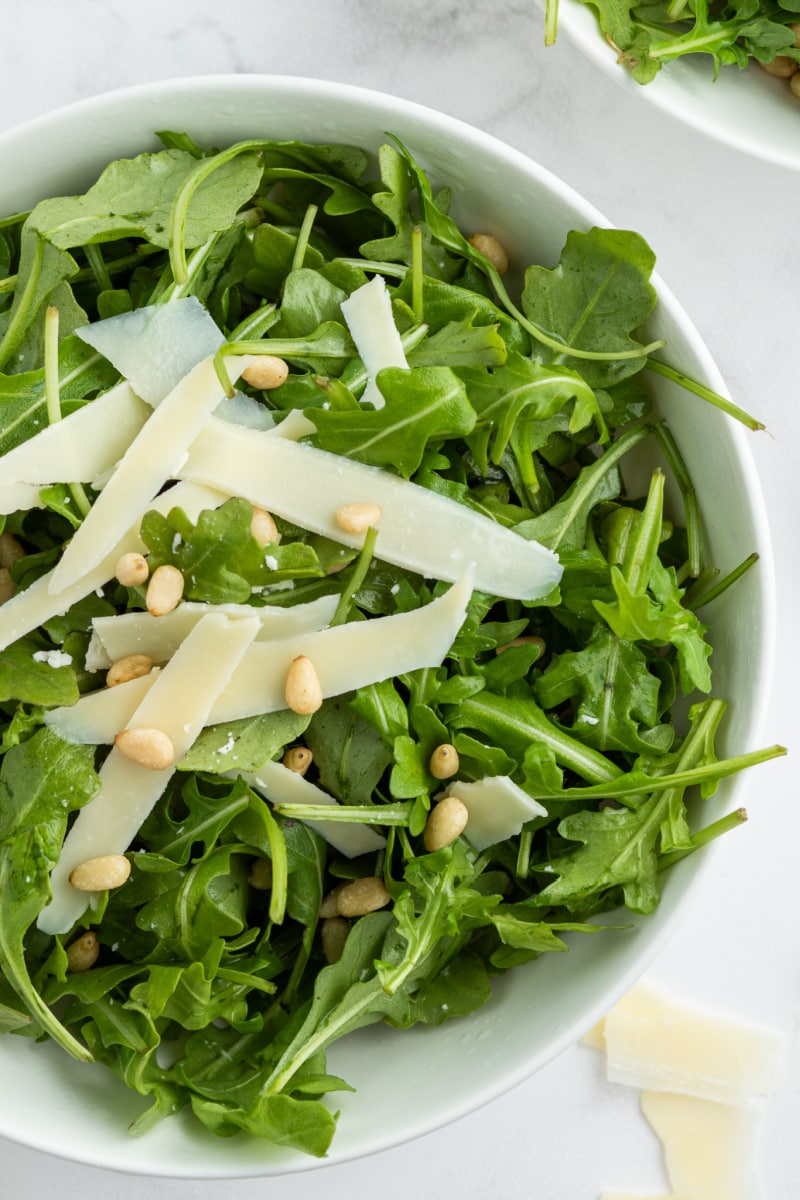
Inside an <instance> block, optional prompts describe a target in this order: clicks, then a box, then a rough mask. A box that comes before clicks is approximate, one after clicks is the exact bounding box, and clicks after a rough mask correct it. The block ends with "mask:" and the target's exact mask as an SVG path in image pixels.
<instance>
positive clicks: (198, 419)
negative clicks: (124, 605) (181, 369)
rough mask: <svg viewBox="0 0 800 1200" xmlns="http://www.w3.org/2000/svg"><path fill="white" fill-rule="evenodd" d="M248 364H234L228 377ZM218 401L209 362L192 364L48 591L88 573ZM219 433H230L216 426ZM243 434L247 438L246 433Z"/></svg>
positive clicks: (170, 471) (134, 445)
mask: <svg viewBox="0 0 800 1200" xmlns="http://www.w3.org/2000/svg"><path fill="white" fill-rule="evenodd" d="M248 361H249V360H248V359H247V358H244V357H238V358H236V359H235V360H234V368H233V370H234V376H237V375H238V373H239V372H241V371H243V370H244V369H245V367H246V366H247V363H248ZM222 395H223V388H222V384H221V383H220V381H219V378H218V377H217V373H216V371H215V369H214V359H213V357H212V358H206V359H203V361H202V362H201V363H198V365H197V366H196V367H194V368H193V369H192V370H191V371H190V372H189V374H188V375H186V376H185V377H184V378H183V379H181V381H180V383H178V384H177V386H176V387H174V388H173V389H172V391H171V392H170V393H169V395H168V396H166V397H165V398H164V400H162V402H161V404H159V406H158V408H157V409H155V411H154V412H153V413H151V415H150V417H149V419H148V420H147V421H146V422H145V424H144V425H143V427H142V429H141V430H140V431H139V433H138V435H137V436H136V437H135V438H134V440H133V441H132V442H131V444H130V445H129V447H128V449H127V450H126V452H125V455H124V456H123V458H122V460H121V462H120V464H119V466H118V467H117V469H116V471H115V472H114V474H113V475H112V476H111V478H110V479H109V481H108V483H107V484H106V486H105V488H104V489H103V491H102V492H101V493H100V495H99V496H98V498H97V500H96V501H95V502H94V504H93V505H92V508H91V511H90V512H89V514H88V516H87V517H86V519H85V520H84V521H83V523H82V524H81V526H80V528H79V529H77V530H76V532H75V535H74V536H73V538H72V541H71V542H70V543H69V545H68V546H67V548H66V550H65V551H64V554H63V556H62V558H61V561H60V562H59V563H58V564H57V566H56V567H55V569H54V570H53V574H52V577H51V580H50V590H51V591H53V592H58V591H62V590H63V589H64V588H67V587H70V586H71V585H72V584H74V583H76V582H77V581H78V580H79V579H80V578H81V577H82V576H83V575H86V574H87V573H88V572H89V571H92V570H93V569H94V568H95V567H96V566H97V564H98V563H99V562H100V561H101V559H102V558H104V557H105V555H106V554H108V553H109V551H110V550H111V549H112V547H113V546H115V545H116V544H117V543H118V542H119V540H120V538H121V536H122V534H123V533H124V531H125V529H127V528H128V526H129V525H130V524H131V523H132V522H133V521H135V520H136V518H137V517H140V516H141V514H142V513H143V512H144V510H145V508H146V507H147V506H148V504H149V503H150V502H151V501H152V500H153V498H154V496H155V495H156V494H157V492H158V490H159V488H160V487H162V485H163V484H164V483H165V482H166V481H167V480H168V479H169V478H170V477H171V476H174V474H175V471H176V469H177V468H178V466H179V465H180V463H181V461H182V459H183V457H184V455H185V453H186V449H187V447H188V446H189V444H190V442H191V441H192V439H193V438H194V437H195V436H196V434H197V433H198V431H199V430H200V429H201V428H202V426H203V423H204V421H205V420H206V418H207V417H208V416H209V414H210V413H211V412H212V410H213V409H214V407H215V406H216V405H217V404H218V403H219V401H220V400H221V398H222ZM218 424H219V425H220V426H221V427H222V428H224V429H230V428H233V427H232V426H229V425H226V424H225V422H222V421H220V422H218ZM246 434H249V436H253V435H252V434H250V433H249V431H246Z"/></svg>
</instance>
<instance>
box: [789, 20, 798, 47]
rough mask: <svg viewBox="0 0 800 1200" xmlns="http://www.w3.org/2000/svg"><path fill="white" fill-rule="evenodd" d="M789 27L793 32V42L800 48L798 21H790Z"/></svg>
mask: <svg viewBox="0 0 800 1200" xmlns="http://www.w3.org/2000/svg"><path fill="white" fill-rule="evenodd" d="M789 28H790V29H791V31H792V33H793V34H794V44H795V46H796V47H797V48H798V49H800V21H790V22H789Z"/></svg>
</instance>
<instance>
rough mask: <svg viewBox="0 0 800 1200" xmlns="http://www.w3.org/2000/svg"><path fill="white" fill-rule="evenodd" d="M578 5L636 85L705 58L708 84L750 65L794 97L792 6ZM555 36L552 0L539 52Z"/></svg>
mask: <svg viewBox="0 0 800 1200" xmlns="http://www.w3.org/2000/svg"><path fill="white" fill-rule="evenodd" d="M582 2H583V3H584V4H586V5H588V6H589V7H590V8H593V9H594V10H595V14H596V16H597V20H598V23H599V25H600V31H601V33H602V34H603V36H604V37H605V39H606V41H607V42H608V43H609V44H610V45H611V46H612V47H613V49H614V50H616V51H617V54H618V55H619V58H618V62H619V63H620V64H621V65H622V66H624V67H626V68H627V69H628V70H629V71H630V73H631V75H632V76H633V78H634V79H635V80H636V81H637V83H650V82H651V80H653V79H655V77H656V75H657V74H658V72H659V71H660V70H661V68H662V67H664V66H666V65H668V64H669V63H671V62H674V61H675V60H676V59H679V58H683V57H685V56H686V55H694V56H698V55H705V54H707V55H708V56H709V57H710V58H711V64H712V70H713V77H714V79H716V78H717V77H718V76H719V71H720V68H721V67H725V66H736V67H739V68H740V69H744V68H745V67H747V66H748V65H749V64H750V63H757V64H759V65H760V66H762V67H764V69H765V70H766V71H767V72H768V73H769V74H771V75H775V76H776V77H778V78H781V79H785V80H789V84H790V86H789V91H790V93H791V94H792V95H794V96H798V95H800V91H799V90H798V89H797V86H796V81H794V82H792V80H793V79H794V76H795V74H796V72H797V69H798V66H799V65H800V3H798V0H730V2H728V3H720V2H717V3H711V4H709V3H708V0H654V2H651V3H647V2H645V3H637V0H623V3H619V0H582ZM557 29H558V0H546V4H545V45H547V46H552V45H553V44H554V43H555V40H556V33H557Z"/></svg>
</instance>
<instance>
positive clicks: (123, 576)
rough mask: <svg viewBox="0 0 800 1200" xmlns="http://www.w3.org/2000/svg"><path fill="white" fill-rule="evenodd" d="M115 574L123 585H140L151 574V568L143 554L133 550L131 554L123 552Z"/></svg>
mask: <svg viewBox="0 0 800 1200" xmlns="http://www.w3.org/2000/svg"><path fill="white" fill-rule="evenodd" d="M114 574H115V575H116V577H117V579H118V580H119V582H120V583H121V584H122V586H123V587H139V585H140V584H142V583H144V582H145V581H146V579H147V576H148V575H149V574H150V568H149V566H148V565H147V559H146V558H145V557H144V555H143V554H135V553H134V552H133V551H131V553H130V554H123V555H122V557H121V558H119V559H118V560H117V565H116V567H115V568H114Z"/></svg>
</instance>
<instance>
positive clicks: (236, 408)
mask: <svg viewBox="0 0 800 1200" xmlns="http://www.w3.org/2000/svg"><path fill="white" fill-rule="evenodd" d="M214 415H215V416H216V417H218V418H219V419H220V420H221V421H230V423H231V424H232V425H241V426H243V427H244V428H245V429H261V430H264V429H272V428H273V427H274V425H275V418H274V417H273V415H272V413H271V412H270V410H269V409H268V408H267V407H266V405H264V404H261V403H260V402H259V401H258V400H256V399H255V397H254V396H246V395H245V393H244V392H234V394H233V395H232V396H230V397H228V396H223V398H222V399H221V400H220V402H219V404H218V405H217V407H216V408H215V409H214Z"/></svg>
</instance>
